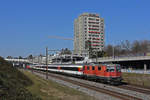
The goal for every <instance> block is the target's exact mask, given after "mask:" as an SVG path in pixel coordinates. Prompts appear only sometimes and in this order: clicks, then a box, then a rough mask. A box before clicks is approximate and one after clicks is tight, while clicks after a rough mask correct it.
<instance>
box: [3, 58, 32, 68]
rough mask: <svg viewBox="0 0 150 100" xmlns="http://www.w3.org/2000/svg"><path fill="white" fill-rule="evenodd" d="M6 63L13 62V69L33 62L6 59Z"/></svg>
mask: <svg viewBox="0 0 150 100" xmlns="http://www.w3.org/2000/svg"><path fill="white" fill-rule="evenodd" d="M5 60H6V61H8V62H11V63H12V64H13V67H15V66H17V67H24V68H25V66H26V65H27V64H30V63H31V61H30V60H28V59H7V58H6V59H5Z"/></svg>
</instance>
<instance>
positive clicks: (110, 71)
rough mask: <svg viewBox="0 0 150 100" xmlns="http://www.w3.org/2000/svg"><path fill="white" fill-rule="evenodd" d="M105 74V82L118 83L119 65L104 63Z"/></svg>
mask: <svg viewBox="0 0 150 100" xmlns="http://www.w3.org/2000/svg"><path fill="white" fill-rule="evenodd" d="M105 76H106V77H108V78H107V82H109V83H112V84H118V83H120V82H121V80H122V78H121V66H120V65H117V64H112V65H106V71H105Z"/></svg>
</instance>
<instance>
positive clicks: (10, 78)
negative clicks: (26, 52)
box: [0, 57, 40, 100]
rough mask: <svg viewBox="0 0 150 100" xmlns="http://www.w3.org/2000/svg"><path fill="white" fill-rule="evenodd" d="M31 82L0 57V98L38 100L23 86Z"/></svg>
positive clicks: (5, 99)
mask: <svg viewBox="0 0 150 100" xmlns="http://www.w3.org/2000/svg"><path fill="white" fill-rule="evenodd" d="M31 84H33V83H32V81H31V80H30V79H29V78H28V77H26V76H25V75H24V74H23V73H21V72H20V71H18V70H17V69H16V68H14V67H13V66H12V64H11V63H9V62H7V61H5V60H4V59H3V58H2V57H0V100H40V98H38V97H37V96H33V95H32V94H31V93H30V92H29V91H28V90H27V89H26V88H25V87H26V86H29V85H31Z"/></svg>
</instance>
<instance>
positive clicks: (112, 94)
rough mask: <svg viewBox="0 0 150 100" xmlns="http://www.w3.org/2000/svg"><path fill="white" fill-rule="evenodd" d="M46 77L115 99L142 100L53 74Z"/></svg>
mask: <svg viewBox="0 0 150 100" xmlns="http://www.w3.org/2000/svg"><path fill="white" fill-rule="evenodd" d="M36 72H38V73H41V74H45V72H41V71H36ZM48 76H51V77H53V78H57V79H59V80H63V81H66V82H69V83H72V84H75V85H78V86H80V87H84V88H87V89H90V90H93V91H96V92H99V93H103V94H107V95H110V96H113V97H116V98H118V99H121V100H142V99H140V98H137V97H134V96H130V95H127V94H123V93H120V92H116V91H113V90H108V89H104V88H100V87H97V86H93V85H90V84H87V83H82V82H79V81H76V80H71V79H68V78H64V77H61V76H58V75H55V74H52V73H48Z"/></svg>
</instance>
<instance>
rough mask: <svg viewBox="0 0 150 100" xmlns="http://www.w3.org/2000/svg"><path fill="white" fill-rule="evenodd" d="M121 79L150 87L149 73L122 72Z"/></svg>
mask: <svg viewBox="0 0 150 100" xmlns="http://www.w3.org/2000/svg"><path fill="white" fill-rule="evenodd" d="M122 77H123V81H124V82H127V83H130V84H136V85H141V86H145V87H150V84H149V83H150V75H149V74H137V73H122Z"/></svg>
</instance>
